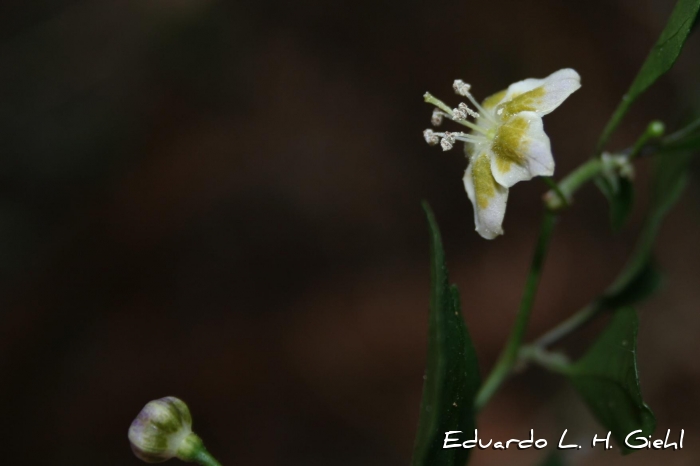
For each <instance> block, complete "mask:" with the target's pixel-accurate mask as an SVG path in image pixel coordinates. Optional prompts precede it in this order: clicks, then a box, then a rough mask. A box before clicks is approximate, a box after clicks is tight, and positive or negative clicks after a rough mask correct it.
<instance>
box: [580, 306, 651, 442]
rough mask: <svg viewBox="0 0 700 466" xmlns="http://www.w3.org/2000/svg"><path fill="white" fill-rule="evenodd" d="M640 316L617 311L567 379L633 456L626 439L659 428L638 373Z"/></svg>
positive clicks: (616, 439) (599, 419)
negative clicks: (646, 402)
mask: <svg viewBox="0 0 700 466" xmlns="http://www.w3.org/2000/svg"><path fill="white" fill-rule="evenodd" d="M637 326H638V323H637V313H636V312H635V311H634V309H633V308H631V307H627V308H623V309H620V310H619V311H617V312H616V313H615V314H614V315H613V317H612V320H611V322H610V324H609V325H608V327H607V328H606V329H605V330H604V331H603V333H602V334H601V335H600V337H599V338H598V340H597V341H596V342H595V343H594V344H593V346H592V347H591V348H590V349H589V350H588V352H587V353H586V354H585V355H584V356H583V357H582V358H581V359H579V360H578V361H577V362H576V363H574V364H572V365H571V366H569V369H568V371H567V376H568V377H569V380H570V381H571V383H572V384H573V385H574V387H575V388H576V390H577V391H578V393H579V394H580V395H581V397H582V398H583V400H584V401H585V402H586V404H587V405H588V408H589V409H590V410H591V411H592V412H593V415H594V416H595V417H596V418H597V419H598V421H599V422H600V423H601V424H602V425H603V427H605V428H606V429H607V430H609V431H611V432H612V436H613V438H614V439H615V441H616V442H617V443H618V445H620V447H621V448H622V450H623V453H630V452H632V451H634V450H630V449H629V448H627V447H626V446H625V437H626V436H627V435H628V434H629V433H630V432H633V431H635V430H638V429H641V430H642V434H641V435H644V436H647V435H651V434H652V433H653V431H654V429H655V428H656V419H655V417H654V413H652V411H651V409H649V407H648V406H647V405H646V404H645V403H644V401H643V399H642V394H641V391H640V387H639V374H638V373H637V360H636V356H637V353H636V346H637Z"/></svg>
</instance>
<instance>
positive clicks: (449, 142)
mask: <svg viewBox="0 0 700 466" xmlns="http://www.w3.org/2000/svg"><path fill="white" fill-rule="evenodd" d="M454 144H455V137H454V136H453V135H452V133H450V132H448V131H445V135H444V136H443V138H442V140H441V141H440V145H441V146H442V150H443V151H448V150H450V149H452V148H453V147H454Z"/></svg>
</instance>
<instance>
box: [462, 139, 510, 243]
mask: <svg viewBox="0 0 700 466" xmlns="http://www.w3.org/2000/svg"><path fill="white" fill-rule="evenodd" d="M490 159H491V157H489V155H488V154H486V153H482V154H480V155H478V156H476V157H474V158H472V161H471V162H470V163H469V166H468V167H467V171H466V172H465V173H464V180H463V181H464V187H465V189H466V190H467V196H469V200H470V201H471V202H472V205H473V206H474V223H475V224H476V231H477V232H478V233H479V234H480V235H481V236H482V237H483V238H486V239H494V238H495V237H496V236H498V235H502V234H503V228H502V227H501V224H502V223H503V217H504V215H505V214H506V204H507V202H508V188H504V187H503V186H501V185H500V184H498V183H496V180H495V179H494V178H493V175H492V174H491V162H490Z"/></svg>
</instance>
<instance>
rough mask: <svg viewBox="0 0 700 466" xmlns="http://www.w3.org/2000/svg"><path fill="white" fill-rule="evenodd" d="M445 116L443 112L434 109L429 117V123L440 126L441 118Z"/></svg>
mask: <svg viewBox="0 0 700 466" xmlns="http://www.w3.org/2000/svg"><path fill="white" fill-rule="evenodd" d="M444 115H445V113H444V112H442V111H440V110H438V109H437V108H436V109H433V116H432V117H430V123H432V125H433V126H440V125H441V124H442V117H443V116H444Z"/></svg>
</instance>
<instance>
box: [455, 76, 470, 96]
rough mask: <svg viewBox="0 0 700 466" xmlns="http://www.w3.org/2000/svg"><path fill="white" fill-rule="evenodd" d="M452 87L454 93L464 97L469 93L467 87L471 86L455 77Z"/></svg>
mask: <svg viewBox="0 0 700 466" xmlns="http://www.w3.org/2000/svg"><path fill="white" fill-rule="evenodd" d="M452 88H453V89H454V90H455V94H459V95H461V96H464V97H466V96H467V95H469V89H471V88H472V86H471V85H470V84H467V83H465V82H464V81H462V80H461V79H455V82H454V83H453V84H452Z"/></svg>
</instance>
